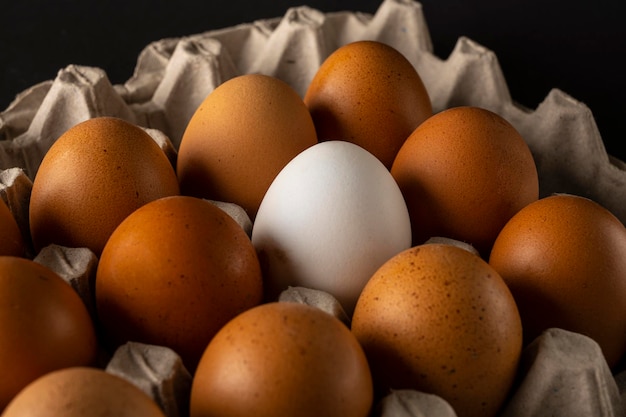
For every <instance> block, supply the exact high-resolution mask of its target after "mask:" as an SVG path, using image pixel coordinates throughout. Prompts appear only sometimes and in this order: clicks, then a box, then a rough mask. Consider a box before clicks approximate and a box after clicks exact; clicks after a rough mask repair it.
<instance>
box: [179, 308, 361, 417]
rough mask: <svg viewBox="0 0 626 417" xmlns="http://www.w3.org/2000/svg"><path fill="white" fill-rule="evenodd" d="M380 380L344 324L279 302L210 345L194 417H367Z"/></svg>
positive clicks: (235, 322)
mask: <svg viewBox="0 0 626 417" xmlns="http://www.w3.org/2000/svg"><path fill="white" fill-rule="evenodd" d="M372 401H373V390H372V377H371V374H370V370H369V365H368V363H367V359H366V358H365V355H364V354H363V350H362V349H361V346H360V345H359V343H358V342H357V340H356V339H355V337H354V336H353V335H352V333H351V332H350V330H349V329H348V328H347V327H346V326H345V325H344V324H343V323H342V322H341V321H339V319H337V318H335V317H333V316H331V315H330V314H328V313H326V312H324V311H322V310H320V309H318V308H316V307H312V306H309V305H305V304H299V303H291V302H273V303H267V304H263V305H260V306H258V307H255V308H253V309H250V310H248V311H246V312H244V313H242V314H240V315H238V316H237V317H235V318H234V319H232V320H231V321H230V322H229V323H228V324H226V325H225V326H224V327H223V328H222V329H221V330H220V331H219V332H218V333H217V334H216V335H215V338H213V340H211V342H210V344H209V345H208V346H207V348H206V350H205V352H204V354H203V355H202V359H201V361H200V364H199V366H198V370H197V372H196V374H195V376H194V378H193V381H192V387H191V402H190V411H191V412H190V415H191V417H205V416H218V415H219V416H229V417H235V416H241V417H244V416H246V417H247V416H300V417H307V416H311V417H313V416H314V417H319V416H325V417H333V416H337V417H367V416H369V413H370V409H371V407H372Z"/></svg>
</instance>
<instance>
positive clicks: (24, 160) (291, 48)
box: [0, 0, 626, 417]
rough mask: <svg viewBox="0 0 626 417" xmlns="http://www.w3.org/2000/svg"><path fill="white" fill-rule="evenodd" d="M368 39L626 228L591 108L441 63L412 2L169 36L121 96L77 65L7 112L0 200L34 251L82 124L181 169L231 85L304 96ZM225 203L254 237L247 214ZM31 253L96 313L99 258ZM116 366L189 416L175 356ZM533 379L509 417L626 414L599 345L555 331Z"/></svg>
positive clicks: (475, 51)
mask: <svg viewBox="0 0 626 417" xmlns="http://www.w3.org/2000/svg"><path fill="white" fill-rule="evenodd" d="M364 39H370V40H379V41H382V42H385V43H388V44H390V45H392V46H393V47H395V48H396V49H398V50H399V51H400V52H402V53H403V54H404V55H405V56H406V57H407V58H408V59H409V61H410V62H411V63H412V64H413V65H414V66H415V67H416V69H417V70H418V72H419V74H420V76H421V77H422V79H423V81H424V84H425V86H426V88H427V90H428V93H429V95H430V97H431V100H432V104H433V109H434V111H435V112H437V111H440V110H443V109H445V108H448V107H452V106H458V105H474V106H480V107H484V108H487V109H490V110H492V111H494V112H496V113H499V114H500V115H502V116H503V117H505V118H506V119H507V120H509V121H510V122H511V123H512V124H513V125H514V126H515V127H516V128H517V129H518V131H519V132H520V133H521V135H522V136H523V137H524V138H525V140H526V141H527V143H528V145H529V147H530V149H531V151H532V153H533V156H534V158H535V161H536V164H537V168H538V172H539V181H540V194H541V196H546V195H549V194H552V193H572V194H578V195H582V196H586V197H589V198H591V199H593V200H595V201H597V202H599V203H600V204H602V205H603V206H605V207H606V208H608V209H609V210H611V211H612V212H613V213H614V214H615V215H616V216H617V217H618V218H619V219H620V220H621V221H622V222H623V223H626V204H624V202H625V201H626V164H625V163H624V162H622V161H619V160H617V159H615V158H613V157H611V156H610V155H608V154H607V153H606V150H605V148H604V145H603V142H602V138H601V137H600V134H599V131H598V129H597V127H596V124H595V121H594V118H593V115H592V112H591V110H590V109H589V108H588V107H587V106H586V105H585V104H584V103H581V102H579V101H577V100H576V99H575V98H573V97H570V96H569V95H567V94H566V93H565V92H563V91H560V90H558V89H553V90H551V91H549V92H548V94H547V96H546V97H545V99H544V101H543V102H541V103H539V105H538V106H537V107H536V108H535V109H528V108H524V107H522V106H520V105H519V104H518V103H516V102H515V101H514V100H513V99H512V98H511V96H510V94H509V90H508V87H507V83H506V80H505V77H504V75H503V73H502V71H501V69H500V66H499V64H498V59H497V57H496V56H495V54H494V53H493V52H492V51H490V50H489V49H488V48H486V47H484V46H482V45H479V44H477V43H476V42H474V41H472V40H471V39H468V38H465V37H461V38H459V39H458V41H457V44H456V46H455V48H454V50H453V52H452V53H451V54H450V56H448V57H447V58H445V59H442V58H440V57H437V56H435V55H434V54H433V51H432V43H431V39H430V35H429V32H428V27H427V23H426V20H425V18H424V16H423V13H422V8H421V5H420V3H418V2H415V1H412V0H384V1H383V2H382V3H381V5H380V7H379V9H378V10H377V12H376V13H375V14H374V15H370V14H363V13H359V12H348V11H346V12H335V13H327V14H324V13H322V12H320V11H318V10H315V9H312V8H309V7H306V6H302V7H297V8H292V9H289V10H287V11H286V13H285V15H284V16H282V17H277V18H274V19H267V20H260V21H255V22H250V23H243V24H240V25H237V26H234V27H229V28H224V29H218V30H211V31H207V32H204V33H199V34H195V35H190V36H186V37H181V38H171V39H162V40H159V41H156V42H153V43H151V44H149V45H147V46H146V47H145V48H144V50H143V51H142V52H141V54H140V55H139V57H138V60H137V65H136V68H135V72H134V74H132V76H131V77H130V78H129V79H128V80H127V81H126V82H125V83H124V84H120V85H112V84H111V82H110V81H109V79H108V78H107V74H106V73H105V71H103V70H102V69H99V68H94V67H86V66H80V65H69V66H67V67H66V68H63V69H61V70H60V71H59V72H58V75H57V77H56V78H55V79H54V80H49V81H45V82H43V83H40V84H37V85H34V86H32V87H31V88H29V89H27V90H25V91H24V92H22V93H21V94H20V95H19V96H18V97H17V98H16V99H15V100H14V102H13V103H12V104H11V105H10V106H9V107H8V108H7V109H6V110H4V111H2V112H1V113H0V195H1V196H2V198H3V199H4V200H5V202H6V203H7V204H8V206H9V208H10V209H11V211H12V212H13V214H14V216H15V217H16V220H17V222H18V225H19V226H20V228H21V230H22V231H23V233H24V236H25V238H26V240H27V241H29V232H28V231H29V227H28V202H29V198H30V191H31V187H32V179H33V178H34V175H35V174H36V172H37V169H38V167H39V164H40V162H41V160H42V158H43V156H44V154H45V153H46V151H47V150H48V149H49V147H50V146H51V144H52V143H53V142H54V141H55V140H56V139H57V138H58V137H59V136H60V135H61V134H62V133H64V132H65V131H66V130H68V129H69V128H70V127H72V126H74V125H75V124H77V123H79V122H82V121H84V120H86V119H89V118H93V117H98V116H115V117H120V118H123V119H126V120H128V121H130V122H132V123H135V124H137V125H140V126H141V127H143V128H145V129H146V130H147V131H148V133H150V134H151V136H152V137H153V138H155V140H156V141H157V142H158V143H159V144H160V145H161V147H162V148H163V149H164V151H165V152H166V153H167V155H168V156H169V157H170V159H171V161H173V162H174V161H175V158H176V151H177V149H178V145H179V143H180V139H181V137H182V134H183V131H184V129H185V126H186V125H187V122H188V121H189V119H190V118H191V116H192V114H193V113H194V112H195V110H196V108H197V106H198V105H199V104H200V102H201V101H202V100H203V99H204V98H205V97H206V95H207V94H209V93H210V92H211V91H212V90H213V89H214V88H215V87H216V86H218V85H219V84H220V83H222V82H223V81H225V80H227V79H229V78H231V77H233V76H236V75H239V74H245V73H264V74H268V75H273V76H276V77H278V78H280V79H282V80H284V81H286V82H287V83H288V84H290V85H291V86H292V87H293V88H294V89H295V90H296V91H297V92H298V93H300V94H301V95H302V96H303V95H304V92H305V91H306V88H307V86H308V83H309V82H310V80H311V79H312V78H313V75H314V74H315V72H316V70H317V68H318V67H319V65H320V64H321V63H322V61H323V60H324V59H325V58H326V57H327V56H328V55H329V54H330V53H331V52H332V51H334V50H335V49H336V48H338V47H339V46H341V45H344V44H346V43H349V42H352V41H356V40H364ZM216 204H220V205H221V206H222V207H223V208H224V209H225V210H226V211H228V212H229V213H230V214H231V215H232V216H233V217H235V218H236V219H237V220H238V221H239V222H240V224H241V225H242V226H243V227H244V228H245V229H246V230H247V231H248V232H250V230H251V223H250V219H249V218H247V217H246V215H245V212H243V210H241V209H240V208H238V207H236V206H233V205H232V204H229V203H219V202H216ZM31 255H32V257H33V258H34V259H35V260H37V261H38V262H41V263H43V264H45V265H47V266H49V267H51V268H52V269H53V270H55V271H57V272H58V273H59V274H60V275H61V276H63V277H64V278H65V279H66V280H67V281H68V282H69V283H70V284H71V285H72V286H73V287H74V288H75V289H76V290H77V291H78V292H79V294H81V295H82V296H83V299H84V301H85V303H86V305H87V307H88V309H89V310H90V311H91V312H93V311H94V301H93V298H92V294H93V291H92V288H93V280H94V278H95V269H96V265H97V261H98V260H97V259H96V257H95V256H94V255H93V253H91V252H90V251H89V250H87V249H83V248H66V247H61V246H56V245H52V246H50V247H47V248H45V249H44V250H42V251H41V252H40V253H32V254H31ZM281 299H283V300H289V301H296V302H303V303H308V304H313V305H317V306H319V307H320V308H324V309H326V310H327V311H329V312H330V313H331V314H335V315H336V316H337V317H339V318H340V319H343V320H344V321H345V320H346V319H347V318H346V317H345V316H344V315H343V314H344V313H343V312H342V310H341V308H337V304H336V302H335V300H333V298H332V297H331V296H329V295H328V294H324V293H320V292H318V291H314V290H308V289H304V288H295V289H290V290H289V291H286V292H285V293H284V294H283V296H281ZM103 366H104V367H106V369H107V370H108V371H109V372H112V373H116V374H118V375H122V376H124V377H126V378H128V379H129V380H131V381H132V382H134V383H135V384H136V385H138V386H139V387H141V388H142V389H143V390H144V391H145V392H147V393H148V394H149V395H151V396H152V397H153V398H154V399H155V400H156V401H157V402H158V403H159V404H160V405H161V406H162V408H163V410H164V411H165V413H166V415H167V416H168V417H175V416H184V415H185V414H186V413H187V411H188V404H187V398H188V395H189V390H190V386H191V378H192V377H191V375H190V374H189V372H188V371H187V370H186V369H185V368H184V366H183V365H182V362H181V361H180V358H179V357H178V355H177V354H176V353H175V352H173V351H171V350H170V349H168V348H166V347H161V346H149V345H144V344H141V343H135V342H129V343H128V344H126V345H124V346H122V347H121V348H120V349H119V350H118V351H117V352H115V354H114V355H113V356H112V357H104V358H103ZM520 371H521V378H520V382H519V384H518V385H517V386H516V390H515V392H513V394H512V396H511V398H510V400H509V401H508V403H507V404H506V406H505V407H504V409H503V411H502V416H511V417H513V416H515V417H521V416H568V417H571V416H578V415H580V416H592V415H593V416H626V371H621V372H620V371H618V372H614V373H612V372H611V370H610V369H609V368H608V366H607V364H606V363H605V361H604V360H603V357H602V354H601V352H600V350H599V347H598V346H597V345H596V344H595V342H593V341H592V340H590V339H588V338H587V337H585V336H582V335H579V334H574V333H571V332H567V331H563V330H559V329H551V330H549V331H547V332H546V333H544V334H543V335H542V336H541V337H539V338H538V339H537V340H536V341H535V342H534V343H533V344H532V345H531V346H529V347H528V348H527V349H526V350H525V351H524V353H523V357H522V363H521V368H520ZM374 415H377V416H385V417H400V416H421V415H430V416H441V417H448V416H455V415H456V414H455V412H454V410H452V408H451V407H450V406H449V405H448V404H447V403H446V402H445V401H444V400H443V399H441V398H438V397H436V396H434V395H431V394H427V393H421V392H417V391H411V390H400V391H395V392H393V393H391V394H390V395H389V396H388V397H386V398H385V399H384V400H383V401H382V402H381V403H380V404H377V405H376V410H375V413H374Z"/></svg>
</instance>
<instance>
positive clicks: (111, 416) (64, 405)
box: [2, 367, 165, 417]
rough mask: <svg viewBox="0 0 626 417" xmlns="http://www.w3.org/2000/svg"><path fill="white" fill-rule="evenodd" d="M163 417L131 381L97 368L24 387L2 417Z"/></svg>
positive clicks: (66, 371) (77, 370)
mask: <svg viewBox="0 0 626 417" xmlns="http://www.w3.org/2000/svg"><path fill="white" fill-rule="evenodd" d="M27 416H38V417H59V416H63V417H84V416H98V417H131V416H133V417H136V416H142V417H165V414H164V413H163V411H162V410H161V409H160V408H159V406H158V405H157V403H156V402H155V401H154V400H153V399H152V398H150V397H149V396H148V395H147V394H146V393H144V392H143V391H141V390H140V389H139V388H138V387H136V386H135V385H133V384H132V383H131V382H129V381H127V380H125V379H122V378H121V377H118V376H116V375H112V374H110V373H107V372H105V371H104V370H102V369H99V368H90V367H70V368H65V369H62V370H58V371H54V372H50V373H48V374H46V375H43V376H41V377H40V378H38V379H36V380H35V381H33V382H32V383H31V384H29V385H28V386H26V387H25V388H24V389H23V390H22V391H20V393H19V394H18V395H17V396H16V397H15V398H14V399H13V401H12V402H11V403H10V404H9V405H8V407H7V408H6V409H5V410H4V412H3V413H2V417H27Z"/></svg>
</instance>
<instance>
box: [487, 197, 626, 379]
mask: <svg viewBox="0 0 626 417" xmlns="http://www.w3.org/2000/svg"><path fill="white" fill-rule="evenodd" d="M489 263H490V264H491V266H492V267H493V268H494V269H495V270H497V271H498V273H499V274H500V275H501V276H502V278H503V279H504V280H505V282H506V283H507V285H508V286H509V288H510V289H511V292H512V293H513V296H514V297H515V300H516V302H517V305H518V306H519V310H520V313H521V317H522V323H523V326H524V337H525V343H526V344H528V343H531V342H532V341H533V340H534V339H535V338H536V337H538V336H539V335H540V334H541V333H542V332H543V331H545V330H547V329H549V328H552V327H556V328H561V329H565V330H569V331H573V332H577V333H581V334H584V335H586V336H589V337H590V338H592V339H594V340H595V341H596V342H597V343H598V344H599V345H600V348H601V349H602V352H603V354H604V356H605V358H606V361H607V363H608V364H609V366H610V367H613V368H614V367H615V366H616V365H617V364H618V363H619V362H620V360H621V359H624V358H625V357H626V305H625V304H624V295H625V294H626V229H625V228H624V225H623V224H622V223H621V222H620V220H619V219H618V218H617V217H615V215H613V213H611V212H610V211H609V210H607V209H606V208H604V207H603V206H601V205H600V204H598V203H597V202H595V201H593V200H591V199H588V198H585V197H581V196H576V195H572V194H555V195H550V196H547V197H543V198H541V199H539V200H538V201H536V202H534V203H532V204H529V205H528V206H526V207H525V208H523V209H522V210H520V211H519V212H518V213H517V214H516V215H515V216H513V217H512V218H511V219H510V220H509V222H507V224H506V225H505V226H504V228H503V229H502V231H501V232H500V233H499V235H498V237H497V239H496V241H495V243H494V245H493V250H492V251H491V254H490V257H489Z"/></svg>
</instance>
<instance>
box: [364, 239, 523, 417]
mask: <svg viewBox="0 0 626 417" xmlns="http://www.w3.org/2000/svg"><path fill="white" fill-rule="evenodd" d="M352 332H353V333H354V335H355V336H356V337H357V339H358V340H359V342H360V343H361V345H362V346H363V349H364V351H365V354H366V355H367V358H368V360H369V363H370V366H371V369H372V375H373V377H374V381H375V384H376V387H377V392H378V394H379V395H381V396H382V395H385V394H387V393H388V392H389V391H388V390H389V389H416V390H419V391H424V392H428V393H432V394H436V395H439V396H440V397H442V398H443V399H445V400H446V401H448V402H449V403H450V405H451V406H452V407H453V408H454V409H455V411H456V413H457V415H458V416H459V417H470V416H475V417H479V416H480V417H489V416H494V415H496V413H497V412H498V411H499V409H500V407H501V406H502V404H503V403H504V401H505V399H506V398H507V395H508V393H509V391H510V389H511V387H512V384H513V381H514V378H515V375H516V372H517V367H518V362H519V358H520V353H521V349H522V327H521V320H520V316H519V313H518V310H517V307H516V304H515V301H514V299H513V297H512V295H511V293H510V291H509V289H508V288H507V286H506V284H505V283H504V281H503V280H502V278H501V277H500V276H499V275H498V273H497V272H496V271H495V270H494V269H493V268H491V267H490V266H489V264H487V262H486V261H484V260H483V259H482V258H480V257H479V256H478V255H477V254H475V253H474V252H470V251H468V250H466V249H462V248H460V247H458V246H455V245H450V244H440V243H432V244H431V243H427V244H424V245H419V246H415V247H413V248H411V249H407V250H405V251H404V252H401V253H399V254H398V255H396V256H395V257H393V258H391V259H390V260H389V261H387V262H386V263H385V264H384V265H383V266H382V267H381V268H380V269H379V270H378V271H377V272H376V273H375V274H374V275H373V276H372V278H371V279H370V281H369V282H368V283H367V285H366V286H365V288H364V289H363V292H362V293H361V296H360V297H359V300H358V302H357V305H356V309H355V311H354V315H353V318H352Z"/></svg>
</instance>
